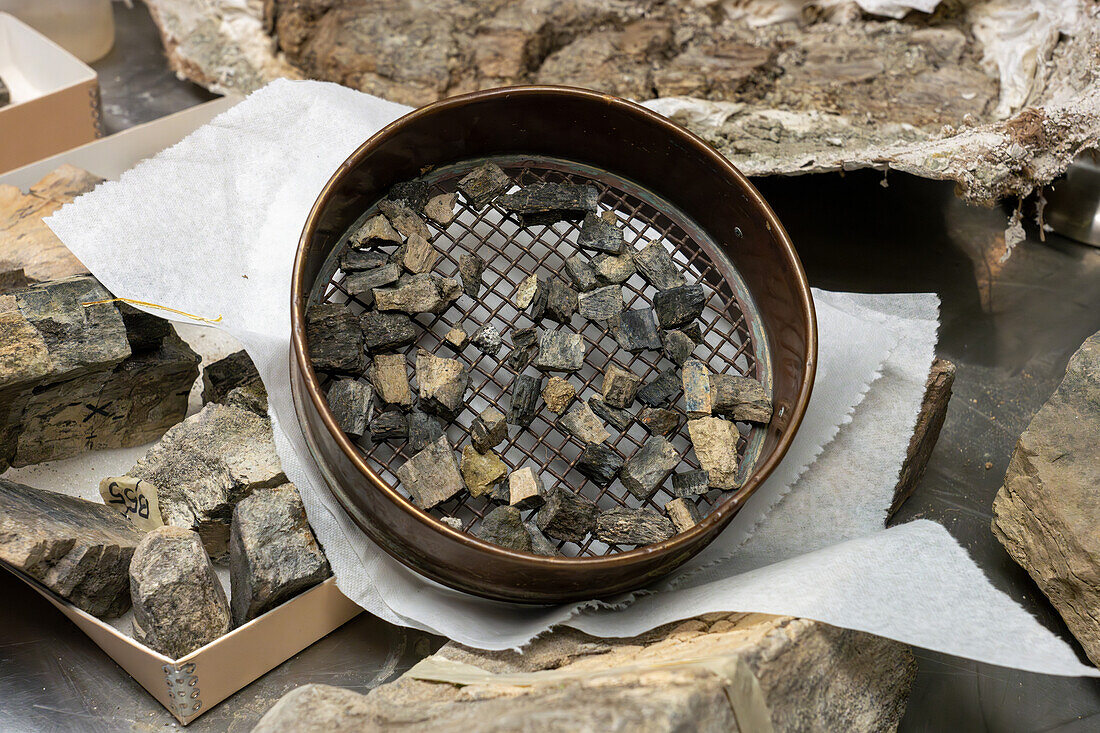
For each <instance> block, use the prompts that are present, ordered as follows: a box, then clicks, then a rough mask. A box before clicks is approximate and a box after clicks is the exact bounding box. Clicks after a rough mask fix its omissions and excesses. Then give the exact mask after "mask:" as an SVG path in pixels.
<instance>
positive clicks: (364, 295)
mask: <svg viewBox="0 0 1100 733" xmlns="http://www.w3.org/2000/svg"><path fill="white" fill-rule="evenodd" d="M399 277H401V267H400V266H399V265H397V263H394V262H387V263H386V264H384V265H382V266H381V267H376V268H374V269H373V270H361V271H359V272H352V273H349V274H348V276H347V277H345V278H344V282H343V283H341V285H343V286H344V290H346V291H348V295H350V296H351V297H353V298H355V299H356V300H358V301H359V302H360V303H362V304H363V307H365V308H373V307H374V289H375V288H384V287H386V286H387V285H392V284H394V283H395V282H397V279H398V278H399Z"/></svg>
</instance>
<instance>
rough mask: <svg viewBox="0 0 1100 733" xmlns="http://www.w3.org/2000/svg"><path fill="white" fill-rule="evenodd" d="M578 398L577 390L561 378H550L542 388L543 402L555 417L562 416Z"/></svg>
mask: <svg viewBox="0 0 1100 733" xmlns="http://www.w3.org/2000/svg"><path fill="white" fill-rule="evenodd" d="M576 396H577V388H576V387H574V386H573V385H572V383H570V382H569V380H567V379H562V378H561V377H550V379H549V380H547V382H546V386H545V387H543V388H542V401H543V402H544V403H546V408H547V409H548V410H550V411H551V412H553V413H554V414H555V415H560V414H562V413H563V412H564V411H565V408H567V407H569V403H571V402H572V401H573V399H574V398H575V397H576Z"/></svg>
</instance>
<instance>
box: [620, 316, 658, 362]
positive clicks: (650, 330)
mask: <svg viewBox="0 0 1100 733" xmlns="http://www.w3.org/2000/svg"><path fill="white" fill-rule="evenodd" d="M610 325H611V333H612V335H614V336H615V340H616V341H618V342H619V346H621V347H623V348H624V349H626V350H627V351H629V352H631V353H637V352H639V351H645V350H646V349H649V350H650V351H660V349H661V334H660V333H659V332H658V331H657V321H656V320H654V317H653V309H652V308H634V309H632V310H628V311H623V312H622V313H621V314H620V315H619V316H618V317H617V318H614V319H612V321H611V324H610Z"/></svg>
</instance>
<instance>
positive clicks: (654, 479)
mask: <svg viewBox="0 0 1100 733" xmlns="http://www.w3.org/2000/svg"><path fill="white" fill-rule="evenodd" d="M679 464H680V454H679V453H677V452H676V449H675V448H673V447H672V443H670V442H668V441H667V440H665V439H664V438H662V437H660V436H659V435H654V436H652V437H650V438H649V439H648V440H646V442H645V443H643V444H642V447H641V448H639V449H638V450H637V451H636V452H635V453H634V455H632V456H631V457H630V459H629V460H627V462H626V463H625V464H623V468H622V471H621V472H620V473H619V480H620V481H622V482H623V486H624V487H625V488H626V490H627V491H629V492H630V493H631V494H633V495H634V496H636V497H638V498H639V499H648V498H649V497H651V496H653V494H655V493H656V492H657V489H659V488H661V486H662V485H663V484H664V483H665V479H667V478H668V476H669V474H670V473H672V469H674V468H676V466H678V465H679Z"/></svg>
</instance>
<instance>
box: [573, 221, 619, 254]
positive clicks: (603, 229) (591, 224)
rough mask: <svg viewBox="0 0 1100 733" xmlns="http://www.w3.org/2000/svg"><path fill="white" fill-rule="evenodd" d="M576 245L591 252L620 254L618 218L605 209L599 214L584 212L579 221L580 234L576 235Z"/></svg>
mask: <svg viewBox="0 0 1100 733" xmlns="http://www.w3.org/2000/svg"><path fill="white" fill-rule="evenodd" d="M577 246H578V247H580V248H581V249H587V250H590V251H592V252H605V253H607V254H611V255H617V254H621V253H622V251H623V230H622V229H621V228H620V227H619V219H618V217H616V216H615V212H613V211H605V212H603V213H602V214H599V215H597V214H596V213H594V212H590V213H588V214H586V215H585V217H584V221H583V222H582V223H581V231H580V234H579V235H578V236H577Z"/></svg>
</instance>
